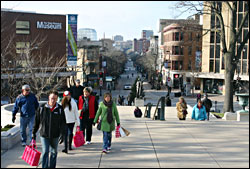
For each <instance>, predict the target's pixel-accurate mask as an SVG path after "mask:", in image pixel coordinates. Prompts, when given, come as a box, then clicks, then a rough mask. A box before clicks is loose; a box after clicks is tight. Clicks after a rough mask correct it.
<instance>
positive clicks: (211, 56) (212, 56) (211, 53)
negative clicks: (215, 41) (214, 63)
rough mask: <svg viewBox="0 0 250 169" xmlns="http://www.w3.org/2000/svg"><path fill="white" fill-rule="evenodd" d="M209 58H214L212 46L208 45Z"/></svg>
mask: <svg viewBox="0 0 250 169" xmlns="http://www.w3.org/2000/svg"><path fill="white" fill-rule="evenodd" d="M210 58H214V45H210Z"/></svg>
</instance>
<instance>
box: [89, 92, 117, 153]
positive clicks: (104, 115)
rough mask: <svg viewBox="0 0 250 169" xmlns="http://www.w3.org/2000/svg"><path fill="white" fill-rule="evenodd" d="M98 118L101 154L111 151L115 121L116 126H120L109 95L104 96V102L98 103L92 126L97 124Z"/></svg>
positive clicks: (114, 106) (115, 109)
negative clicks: (101, 145) (101, 143)
mask: <svg viewBox="0 0 250 169" xmlns="http://www.w3.org/2000/svg"><path fill="white" fill-rule="evenodd" d="M99 116H101V131H103V152H104V153H107V152H108V151H110V150H111V142H112V131H114V130H115V121H116V123H117V126H119V125H120V118H119V113H118V110H117V107H116V104H115V102H113V100H112V95H111V94H110V93H105V94H104V101H103V102H101V103H100V107H99V109H98V111H97V114H96V116H95V120H94V123H93V125H95V123H97V120H98V119H99Z"/></svg>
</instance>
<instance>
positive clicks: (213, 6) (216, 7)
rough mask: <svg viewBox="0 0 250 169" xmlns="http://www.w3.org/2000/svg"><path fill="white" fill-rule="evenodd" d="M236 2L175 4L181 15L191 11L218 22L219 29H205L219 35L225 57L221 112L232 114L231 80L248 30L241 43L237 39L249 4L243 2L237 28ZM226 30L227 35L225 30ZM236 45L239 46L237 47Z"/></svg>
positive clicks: (186, 2)
mask: <svg viewBox="0 0 250 169" xmlns="http://www.w3.org/2000/svg"><path fill="white" fill-rule="evenodd" d="M237 2H238V1H230V2H229V1H205V2H203V1H195V2H193V1H180V2H178V3H177V4H176V6H175V7H176V8H177V9H182V10H183V11H182V13H184V12H187V11H189V12H190V11H193V12H195V13H197V14H200V15H215V17H216V18H217V19H218V21H219V27H220V29H207V31H215V32H217V33H219V35H220V43H221V46H222V50H221V51H222V53H223V55H224V57H225V100H224V106H223V112H233V111H234V109H233V79H234V74H235V70H236V68H237V63H238V62H239V60H240V58H241V52H242V50H243V48H244V46H245V43H246V42H247V41H248V39H249V30H248V32H247V34H245V35H244V37H243V39H242V41H240V40H239V39H240V38H239V37H240V36H241V33H242V28H243V25H244V24H245V23H246V22H247V20H248V18H249V2H248V1H243V2H244V3H245V5H246V6H247V10H246V11H245V12H244V14H243V17H242V20H241V23H240V24H239V27H237V24H236V21H237ZM223 10H228V12H229V15H228V20H229V25H226V24H225V21H226V20H225V19H226V18H225V15H224V14H223ZM226 29H228V30H229V31H228V35H226V33H225V30H226ZM237 43H239V44H240V45H238V46H237ZM236 51H237V52H236Z"/></svg>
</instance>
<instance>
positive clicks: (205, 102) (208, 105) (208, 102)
mask: <svg viewBox="0 0 250 169" xmlns="http://www.w3.org/2000/svg"><path fill="white" fill-rule="evenodd" d="M202 103H203V105H204V106H205V108H206V112H207V120H208V121H209V115H210V109H211V107H212V106H213V104H212V101H211V100H210V99H208V95H207V93H205V94H204V99H203V100H202Z"/></svg>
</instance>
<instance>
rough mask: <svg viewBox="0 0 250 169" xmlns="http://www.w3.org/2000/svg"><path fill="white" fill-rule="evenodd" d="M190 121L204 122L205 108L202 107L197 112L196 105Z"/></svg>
mask: <svg viewBox="0 0 250 169" xmlns="http://www.w3.org/2000/svg"><path fill="white" fill-rule="evenodd" d="M191 119H195V120H206V119H207V112H206V108H205V106H203V105H202V107H201V109H200V110H199V108H198V106H197V104H196V105H195V106H194V108H193V111H192V117H191Z"/></svg>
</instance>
